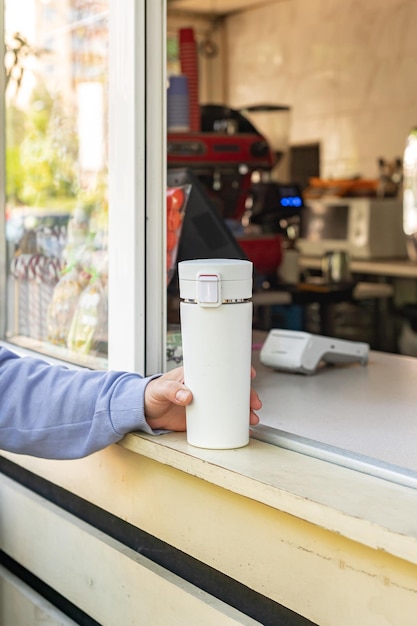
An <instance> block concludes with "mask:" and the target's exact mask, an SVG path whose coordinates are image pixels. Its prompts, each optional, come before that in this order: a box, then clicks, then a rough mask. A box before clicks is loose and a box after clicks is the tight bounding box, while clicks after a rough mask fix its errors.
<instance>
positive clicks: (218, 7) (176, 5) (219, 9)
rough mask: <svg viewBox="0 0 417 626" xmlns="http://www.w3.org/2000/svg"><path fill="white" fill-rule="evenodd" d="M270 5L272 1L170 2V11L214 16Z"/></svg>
mask: <svg viewBox="0 0 417 626" xmlns="http://www.w3.org/2000/svg"><path fill="white" fill-rule="evenodd" d="M270 3H271V0H168V9H169V10H172V9H175V10H180V11H189V12H192V13H200V14H202V15H211V16H213V15H227V14H228V13H235V12H237V11H243V10H244V9H250V8H252V7H257V6H261V5H263V4H270Z"/></svg>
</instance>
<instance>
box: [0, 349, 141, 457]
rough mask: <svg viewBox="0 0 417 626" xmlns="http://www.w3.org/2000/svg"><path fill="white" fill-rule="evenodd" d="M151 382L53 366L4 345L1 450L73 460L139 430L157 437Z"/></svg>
mask: <svg viewBox="0 0 417 626" xmlns="http://www.w3.org/2000/svg"><path fill="white" fill-rule="evenodd" d="M150 380H151V378H141V377H140V376H139V375H137V374H133V373H126V372H107V371H91V370H86V369H81V370H75V369H69V368H66V367H64V366H62V367H61V366H59V365H49V364H48V363H46V362H44V361H43V360H41V359H37V358H31V357H19V356H17V355H16V354H14V353H12V352H10V351H9V350H7V349H5V348H2V347H0V449H3V450H8V451H10V452H18V453H20V454H29V455H31V456H39V457H44V458H55V459H69V458H78V457H83V456H86V455H88V454H91V453H92V452H95V451H97V450H100V449H101V448H104V447H106V446H108V445H110V444H111V443H114V442H116V441H118V440H120V439H121V438H122V437H123V436H124V435H125V434H126V433H128V432H131V431H134V430H143V431H145V432H148V433H152V432H153V431H152V429H151V428H150V426H149V425H148V424H147V422H146V419H145V413H144V392H145V388H146V386H147V384H148V382H149V381H150Z"/></svg>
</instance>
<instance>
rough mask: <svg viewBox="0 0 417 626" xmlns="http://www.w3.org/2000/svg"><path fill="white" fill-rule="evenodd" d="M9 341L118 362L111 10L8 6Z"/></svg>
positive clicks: (45, 1)
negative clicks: (111, 207) (112, 332)
mask: <svg viewBox="0 0 417 626" xmlns="http://www.w3.org/2000/svg"><path fill="white" fill-rule="evenodd" d="M5 31H6V32H5V38H6V59H5V62H6V72H7V83H6V239H7V251H8V268H9V277H8V321H7V327H8V338H9V339H10V340H11V341H13V342H15V343H17V344H21V345H24V346H27V347H30V348H35V349H38V350H41V351H43V352H46V353H49V354H52V355H57V356H59V357H61V358H65V359H68V360H71V361H76V362H82V363H85V362H87V363H88V364H91V365H93V366H94V365H96V364H97V366H100V367H101V366H103V361H104V362H106V357H107V277H108V272H107V240H108V237H107V234H108V230H107V229H108V219H107V213H108V202H107V78H108V58H107V54H108V48H107V46H108V0H103V1H101V0H23V1H22V0H20V1H19V2H16V1H15V0H6V2H5Z"/></svg>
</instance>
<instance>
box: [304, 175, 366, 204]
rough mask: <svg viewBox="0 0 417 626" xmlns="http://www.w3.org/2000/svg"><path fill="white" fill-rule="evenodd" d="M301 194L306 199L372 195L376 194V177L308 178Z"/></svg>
mask: <svg viewBox="0 0 417 626" xmlns="http://www.w3.org/2000/svg"><path fill="white" fill-rule="evenodd" d="M308 182H309V184H308V187H307V188H306V189H305V190H304V192H303V195H304V198H306V199H313V198H321V197H323V196H336V197H339V198H341V197H344V196H347V197H363V196H365V197H370V196H371V197H373V196H375V195H376V192H377V187H378V179H367V178H348V179H345V178H330V179H324V178H314V177H313V178H310V179H309V181H308Z"/></svg>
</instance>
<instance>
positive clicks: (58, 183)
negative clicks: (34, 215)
mask: <svg viewBox="0 0 417 626" xmlns="http://www.w3.org/2000/svg"><path fill="white" fill-rule="evenodd" d="M6 145H7V148H6V180H7V183H6V191H7V197H8V200H12V201H14V203H16V204H26V205H29V206H35V205H37V206H44V207H47V206H50V205H51V203H52V204H56V200H57V199H62V200H63V201H66V202H65V204H66V205H67V206H68V201H69V200H70V199H72V200H73V203H74V204H75V199H76V197H77V194H78V190H79V185H78V165H77V155H78V141H77V135H76V133H75V121H74V118H73V116H72V115H71V113H68V112H66V111H65V110H64V107H63V106H62V103H61V101H60V99H59V98H55V99H53V98H52V97H51V95H50V94H49V93H48V91H47V90H46V89H45V88H44V87H42V86H38V87H37V88H36V89H35V90H34V91H33V93H32V97H31V100H30V103H29V106H27V107H26V108H25V109H24V110H23V109H21V108H18V107H17V106H16V105H14V104H11V105H9V106H8V107H7V109H6Z"/></svg>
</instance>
